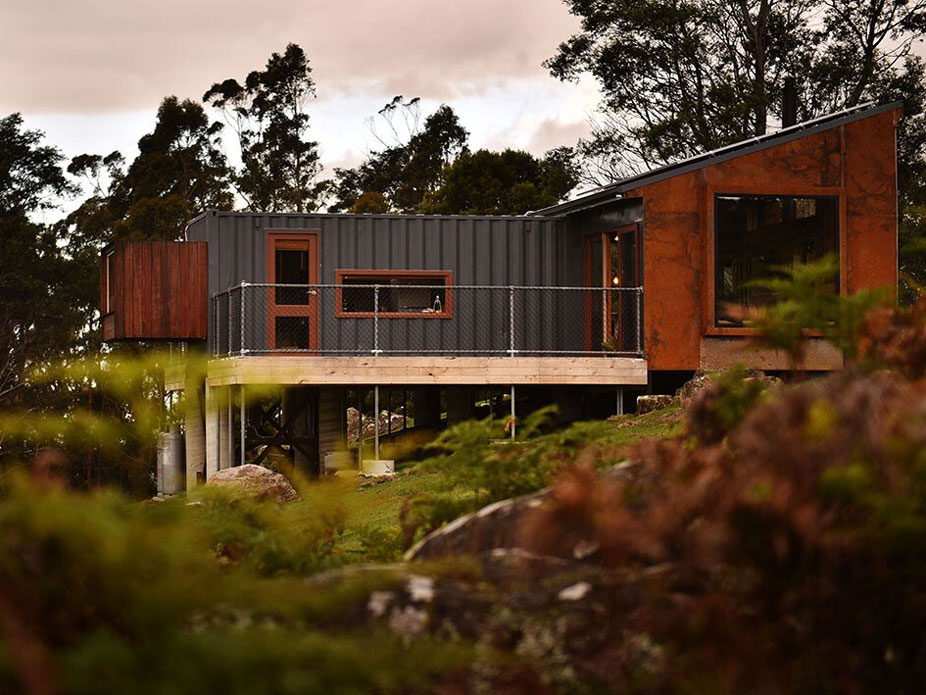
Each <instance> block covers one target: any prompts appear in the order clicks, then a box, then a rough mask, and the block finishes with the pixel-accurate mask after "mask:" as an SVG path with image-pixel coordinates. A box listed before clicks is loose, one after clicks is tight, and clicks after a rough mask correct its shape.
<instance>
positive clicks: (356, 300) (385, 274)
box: [335, 270, 453, 319]
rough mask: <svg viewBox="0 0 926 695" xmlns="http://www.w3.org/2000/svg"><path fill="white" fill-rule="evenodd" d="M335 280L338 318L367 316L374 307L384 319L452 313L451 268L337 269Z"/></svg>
mask: <svg viewBox="0 0 926 695" xmlns="http://www.w3.org/2000/svg"><path fill="white" fill-rule="evenodd" d="M335 283H336V284H337V285H338V289H337V291H336V296H335V302H336V307H337V310H336V312H335V315H336V316H337V317H338V318H370V317H372V316H373V314H374V308H377V309H378V311H377V312H376V313H377V315H378V316H379V318H386V319H449V318H452V317H453V291H452V290H451V289H450V286H451V285H453V272H452V271H450V270H337V271H335ZM375 285H379V286H380V288H379V297H378V298H377V296H376V292H375V291H374V286H375ZM377 302H378V307H377Z"/></svg>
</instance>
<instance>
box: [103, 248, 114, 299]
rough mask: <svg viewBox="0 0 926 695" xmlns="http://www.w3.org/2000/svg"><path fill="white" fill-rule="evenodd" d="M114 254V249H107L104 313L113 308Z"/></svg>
mask: <svg viewBox="0 0 926 695" xmlns="http://www.w3.org/2000/svg"><path fill="white" fill-rule="evenodd" d="M114 256H115V251H109V252H108V253H107V254H106V275H105V282H106V294H105V296H106V306H105V307H103V309H104V311H103V313H104V314H108V313H110V312H111V311H112V310H113V280H112V278H113V257H114Z"/></svg>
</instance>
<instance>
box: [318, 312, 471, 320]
mask: <svg viewBox="0 0 926 695" xmlns="http://www.w3.org/2000/svg"><path fill="white" fill-rule="evenodd" d="M334 316H335V318H338V319H372V318H374V317H378V318H381V319H452V318H453V314H452V313H451V312H446V311H405V312H402V311H391V312H380V313H379V314H374V313H373V312H372V311H336V312H335V313H334Z"/></svg>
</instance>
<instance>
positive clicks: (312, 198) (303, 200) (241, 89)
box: [203, 43, 326, 212]
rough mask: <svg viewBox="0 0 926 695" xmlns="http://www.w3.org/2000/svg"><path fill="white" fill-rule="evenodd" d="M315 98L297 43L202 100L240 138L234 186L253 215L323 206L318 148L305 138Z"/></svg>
mask: <svg viewBox="0 0 926 695" xmlns="http://www.w3.org/2000/svg"><path fill="white" fill-rule="evenodd" d="M314 97H315V81H314V80H313V79H312V68H311V67H310V66H309V59H308V58H307V57H306V55H305V52H304V51H303V50H302V48H300V47H299V46H298V45H296V44H294V43H291V44H289V45H287V46H286V50H285V51H284V52H283V54H282V55H281V54H279V53H273V54H272V55H271V56H270V59H269V60H268V61H267V65H266V67H265V68H264V70H254V71H252V72H251V73H249V74H248V76H247V77H246V78H245V81H244V84H243V85H242V84H240V83H239V82H238V81H237V80H235V79H227V80H225V81H223V82H218V83H216V84H213V85H212V87H211V88H210V89H209V91H207V92H206V93H205V94H204V95H203V101H205V102H206V103H208V104H211V105H212V106H213V107H215V108H217V109H221V110H222V111H223V112H224V113H225V116H226V119H227V120H228V121H229V122H230V123H232V124H233V126H234V128H235V131H236V133H237V135H238V145H239V147H240V148H241V160H242V167H241V169H240V170H239V171H238V172H237V173H236V175H235V187H236V189H237V191H238V193H239V194H240V195H241V197H242V198H244V200H245V202H246V205H247V209H248V210H251V211H265V210H267V211H276V212H288V211H293V212H311V211H313V210H316V209H317V208H318V205H319V204H320V203H321V200H322V198H323V197H324V193H325V190H326V186H325V185H324V184H322V183H319V182H318V181H317V178H318V175H319V173H320V172H321V164H320V163H319V155H318V143H316V142H313V141H311V140H308V139H307V138H306V134H307V132H308V128H309V115H308V113H307V112H306V105H307V103H308V101H309V100H310V99H311V98H314Z"/></svg>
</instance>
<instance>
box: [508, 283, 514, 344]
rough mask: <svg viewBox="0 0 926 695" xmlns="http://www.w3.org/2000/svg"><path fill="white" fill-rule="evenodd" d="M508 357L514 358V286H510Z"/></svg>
mask: <svg viewBox="0 0 926 695" xmlns="http://www.w3.org/2000/svg"><path fill="white" fill-rule="evenodd" d="M508 356H509V357H514V285H508Z"/></svg>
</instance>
